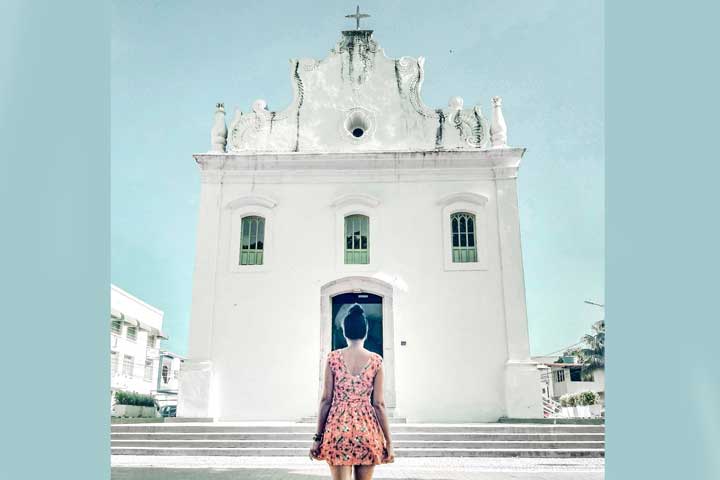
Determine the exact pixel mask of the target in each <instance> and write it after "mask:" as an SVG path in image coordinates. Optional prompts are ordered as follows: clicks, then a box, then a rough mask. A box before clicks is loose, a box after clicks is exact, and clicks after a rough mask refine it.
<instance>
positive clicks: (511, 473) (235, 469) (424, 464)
mask: <svg viewBox="0 0 720 480" xmlns="http://www.w3.org/2000/svg"><path fill="white" fill-rule="evenodd" d="M604 476H605V461H604V459H602V458H587V459H565V458H537V459H536V458H398V459H396V461H395V463H393V464H389V465H380V466H378V467H376V468H375V475H374V478H378V479H380V478H395V479H403V480H413V479H418V480H419V479H423V480H425V479H428V480H429V479H433V480H470V479H483V480H506V479H508V480H509V479H522V480H530V479H532V480H551V479H561V480H571V479H572V480H601V479H603V478H604ZM328 478H330V475H329V471H328V467H327V465H326V464H325V462H318V461H312V462H311V461H310V459H307V458H301V457H288V458H286V457H274V458H267V457H263V458H260V457H172V456H170V457H152V456H124V455H113V456H112V479H113V480H201V479H202V480H205V479H207V480H244V479H260V480H301V479H303V480H316V479H317V480H319V479H328Z"/></svg>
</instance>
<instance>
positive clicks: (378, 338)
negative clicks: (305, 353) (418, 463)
mask: <svg viewBox="0 0 720 480" xmlns="http://www.w3.org/2000/svg"><path fill="white" fill-rule="evenodd" d="M355 303H357V304H359V305H361V306H362V307H363V309H364V310H365V316H366V318H367V319H368V338H367V340H366V341H365V348H367V349H368V350H371V351H373V352H375V353H377V354H379V355H381V356H382V357H383V370H384V372H385V382H384V386H385V405H386V406H387V408H388V413H389V414H390V415H391V416H392V415H393V414H394V411H395V408H396V399H395V321H394V312H393V310H394V308H393V287H392V285H390V284H389V283H387V282H384V281H383V280H380V279H378V278H373V277H362V276H351V277H343V278H338V279H337V280H333V281H331V282H328V283H326V284H325V285H323V286H322V287H320V345H319V346H320V349H319V350H320V351H319V352H318V353H319V355H318V359H317V360H318V369H317V381H318V398H320V396H321V395H322V384H323V376H324V373H325V367H326V365H325V364H326V362H327V355H328V354H329V353H330V352H331V351H333V350H336V349H338V348H343V347H344V346H345V338H344V337H343V335H342V328H341V325H342V323H341V322H342V320H343V319H344V318H345V314H346V313H347V310H348V309H349V308H350V307H351V306H352V305H354V304H355Z"/></svg>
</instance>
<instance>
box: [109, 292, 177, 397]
mask: <svg viewBox="0 0 720 480" xmlns="http://www.w3.org/2000/svg"><path fill="white" fill-rule="evenodd" d="M110 307H111V310H110V368H111V374H110V389H111V395H112V398H113V400H114V394H115V392H116V391H117V390H126V391H131V392H138V393H145V394H153V393H154V392H155V390H156V387H157V381H158V368H159V359H160V340H161V339H163V338H166V336H165V334H163V332H162V323H163V312H162V311H160V310H158V309H157V308H155V307H153V306H152V305H148V304H147V303H145V302H143V301H142V300H140V299H139V298H137V297H134V296H133V295H131V294H129V293H128V292H126V291H124V290H123V289H121V288H119V287H117V286H115V285H111V286H110Z"/></svg>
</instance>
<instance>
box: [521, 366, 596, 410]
mask: <svg viewBox="0 0 720 480" xmlns="http://www.w3.org/2000/svg"><path fill="white" fill-rule="evenodd" d="M565 358H566V359H568V362H557V359H558V356H557V355H556V356H554V357H533V360H535V361H537V362H538V363H539V364H541V365H544V366H546V367H547V368H548V369H549V370H548V371H549V375H548V376H547V380H548V382H547V383H548V385H549V390H550V391H549V394H550V398H552V399H553V400H555V401H556V402H557V401H560V397H562V396H563V395H565V394H573V393H579V392H584V391H587V390H592V391H594V392H597V394H598V397H599V400H600V403H605V369H604V368H596V369H594V370H593V371H592V378H593V379H592V381H589V380H583V379H582V369H583V365H582V363H578V362H577V359H576V358H575V357H565ZM570 359H572V361H570Z"/></svg>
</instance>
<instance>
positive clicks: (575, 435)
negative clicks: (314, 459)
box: [111, 422, 605, 458]
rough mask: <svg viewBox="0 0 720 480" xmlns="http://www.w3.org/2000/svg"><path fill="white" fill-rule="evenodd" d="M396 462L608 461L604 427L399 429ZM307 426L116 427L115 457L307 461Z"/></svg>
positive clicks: (399, 426) (410, 426)
mask: <svg viewBox="0 0 720 480" xmlns="http://www.w3.org/2000/svg"><path fill="white" fill-rule="evenodd" d="M390 428H391V430H392V434H393V443H394V446H395V456H396V457H549V458H569V457H586V458H587V457H604V456H605V425H548V424H500V423H469V424H403V423H398V424H394V425H392V426H391V427H390ZM314 431H315V427H314V425H312V424H308V423H305V424H303V423H277V422H275V423H270V422H268V423H250V422H248V423H224V422H217V423H202V424H198V423H194V424H190V423H156V424H119V425H112V429H111V440H112V445H111V446H112V449H111V450H112V454H113V455H164V456H166V455H187V456H216V455H219V456H256V457H270V456H286V457H290V456H306V455H308V450H309V449H310V445H311V443H312V441H311V437H312V434H313V433H314Z"/></svg>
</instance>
